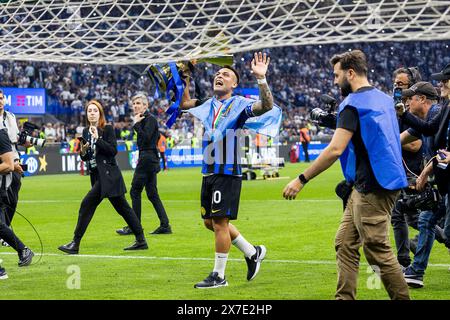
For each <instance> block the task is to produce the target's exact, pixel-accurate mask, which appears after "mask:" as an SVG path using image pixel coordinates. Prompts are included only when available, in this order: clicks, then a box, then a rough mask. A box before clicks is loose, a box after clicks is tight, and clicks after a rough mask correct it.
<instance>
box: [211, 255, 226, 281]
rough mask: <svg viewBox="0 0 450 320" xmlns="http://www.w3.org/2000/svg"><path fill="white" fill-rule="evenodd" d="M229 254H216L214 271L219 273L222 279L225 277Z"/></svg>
mask: <svg viewBox="0 0 450 320" xmlns="http://www.w3.org/2000/svg"><path fill="white" fill-rule="evenodd" d="M227 260H228V253H218V252H216V259H215V260H214V270H213V272H217V273H218V274H219V277H220V278H222V279H223V278H224V277H225V267H226V266H227Z"/></svg>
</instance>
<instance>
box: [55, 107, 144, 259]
mask: <svg viewBox="0 0 450 320" xmlns="http://www.w3.org/2000/svg"><path fill="white" fill-rule="evenodd" d="M86 118H87V127H86V128H85V129H84V130H83V139H82V142H81V150H80V156H81V159H82V160H83V161H85V162H86V163H87V165H88V169H89V172H90V178H91V185H92V189H91V190H90V191H89V192H88V194H87V195H86V196H85V197H84V199H83V201H82V202H81V206H80V210H79V213H78V223H77V226H76V228H75V232H74V238H73V240H72V241H71V242H70V243H68V244H66V245H63V246H60V247H59V248H58V249H59V250H61V251H64V252H66V253H69V254H77V253H78V251H79V247H80V242H81V238H82V237H83V235H84V233H85V232H86V229H87V227H88V225H89V222H90V221H91V219H92V217H93V215H94V212H95V209H96V208H97V206H98V205H99V204H100V203H101V202H102V200H103V199H104V198H108V200H109V201H110V202H111V204H112V205H113V207H114V209H116V211H117V212H118V213H119V214H120V215H121V216H122V217H123V218H124V220H125V221H126V223H127V224H128V225H129V226H130V228H131V230H132V231H133V233H134V235H135V237H136V242H135V243H134V244H133V245H131V246H130V247H127V248H125V249H124V250H139V249H148V246H147V242H146V240H145V237H144V233H143V230H142V226H141V223H140V222H139V220H138V218H137V216H136V214H135V213H134V211H133V209H132V208H131V207H130V205H129V204H128V202H127V200H126V199H125V193H126V192H127V190H126V187H125V183H124V181H123V177H122V173H121V172H120V169H119V167H118V166H117V162H116V159H115V155H116V154H117V141H116V137H115V134H114V129H113V127H112V126H110V125H107V124H106V120H105V113H104V111H103V107H102V105H101V104H100V103H99V102H98V101H96V100H91V101H89V102H88V104H87V106H86Z"/></svg>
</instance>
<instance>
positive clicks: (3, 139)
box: [0, 129, 34, 279]
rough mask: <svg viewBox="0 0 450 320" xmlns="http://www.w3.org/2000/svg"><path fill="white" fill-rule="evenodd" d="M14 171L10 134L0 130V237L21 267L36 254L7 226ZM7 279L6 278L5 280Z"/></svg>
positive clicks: (1, 275)
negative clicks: (15, 253)
mask: <svg viewBox="0 0 450 320" xmlns="http://www.w3.org/2000/svg"><path fill="white" fill-rule="evenodd" d="M13 170H14V153H13V151H12V149H11V143H10V141H9V137H8V134H7V133H6V130H5V129H0V237H1V238H2V239H3V240H4V241H6V243H8V244H9V245H10V246H11V247H12V248H14V250H16V251H17V253H18V255H19V263H18V265H19V267H24V266H28V265H30V263H31V261H32V259H33V256H34V253H33V252H32V251H31V250H30V249H28V248H27V247H26V246H25V245H24V244H23V242H22V241H20V239H19V238H18V237H17V236H16V235H15V234H14V231H13V230H12V229H11V228H10V227H8V225H7V224H6V220H7V210H6V209H7V208H8V201H7V198H8V188H9V187H10V185H11V180H12V179H11V172H12V171H13ZM1 277H3V279H6V278H7V274H6V271H5V270H4V269H3V268H1V267H0V278H1ZM5 277H6V278H5Z"/></svg>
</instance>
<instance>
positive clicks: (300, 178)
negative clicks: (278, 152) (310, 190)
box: [298, 173, 308, 185]
mask: <svg viewBox="0 0 450 320" xmlns="http://www.w3.org/2000/svg"><path fill="white" fill-rule="evenodd" d="M298 179H299V180H300V182H301V183H302V184H303V185H305V184H307V183H308V179H306V178H305V175H304V174H303V173H302V174H301V175H299V176H298Z"/></svg>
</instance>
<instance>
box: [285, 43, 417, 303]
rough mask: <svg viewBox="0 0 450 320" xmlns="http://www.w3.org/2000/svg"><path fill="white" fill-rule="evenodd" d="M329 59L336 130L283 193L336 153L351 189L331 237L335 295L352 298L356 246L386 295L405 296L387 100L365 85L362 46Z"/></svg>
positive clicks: (395, 151)
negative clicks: (394, 242)
mask: <svg viewBox="0 0 450 320" xmlns="http://www.w3.org/2000/svg"><path fill="white" fill-rule="evenodd" d="M330 63H331V65H332V66H333V70H334V83H335V84H337V85H338V86H339V87H340V89H341V94H342V96H344V97H345V99H344V100H343V101H342V102H341V104H340V105H339V109H338V121H337V128H336V131H335V133H334V135H333V138H332V139H331V142H330V144H329V145H328V146H327V147H326V148H325V150H324V151H323V152H322V153H321V154H320V155H319V157H318V158H317V160H316V161H314V162H313V163H312V165H311V166H309V167H308V168H307V169H306V170H305V171H304V172H303V173H302V174H300V175H299V177H298V178H296V179H294V180H292V181H291V182H290V183H289V184H288V185H287V186H286V187H285V188H284V190H283V197H284V198H286V199H289V200H292V199H295V197H296V196H297V194H298V193H299V192H300V191H301V190H302V189H303V188H304V186H305V185H306V184H307V183H308V181H309V180H311V179H313V178H314V177H315V176H317V175H319V174H320V173H321V172H323V171H325V170H326V169H328V168H329V167H330V166H331V165H332V164H333V163H334V162H335V161H336V160H337V159H338V158H340V160H341V165H342V169H343V173H344V176H345V178H346V180H347V181H348V182H352V183H354V190H353V191H352V192H351V195H350V198H349V199H348V202H347V206H346V207H345V211H344V216H343V218H342V221H341V224H340V226H339V230H338V232H337V235H336V240H335V249H336V259H337V266H338V284H337V290H336V295H335V297H336V299H338V300H353V299H356V289H357V278H358V269H359V264H360V253H359V248H360V247H361V246H362V247H363V250H364V254H365V256H366V259H367V261H368V263H369V264H370V265H371V266H377V267H378V268H380V277H381V281H382V282H383V284H384V287H385V289H386V291H388V293H389V297H390V298H391V299H396V300H397V299H398V300H409V292H408V286H407V284H406V282H405V279H404V278H403V275H402V270H401V267H400V264H399V263H398V261H397V259H396V258H395V256H394V253H393V251H392V247H391V245H390V241H389V224H390V223H389V220H390V214H391V212H392V208H393V206H394V203H395V200H396V198H397V196H398V194H399V190H400V189H401V188H404V187H406V185H407V181H406V175H405V172H404V170H403V168H402V160H401V147H400V141H399V137H398V132H399V128H398V123H397V119H396V117H395V111H394V104H393V100H392V98H391V97H389V96H388V95H386V94H384V93H382V92H381V91H380V90H378V89H376V88H374V87H372V86H371V85H370V83H369V81H368V79H367V71H368V65H367V60H366V56H365V54H364V53H363V52H362V51H360V50H352V51H347V52H345V53H342V54H338V55H335V56H333V57H332V58H331V60H330Z"/></svg>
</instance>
